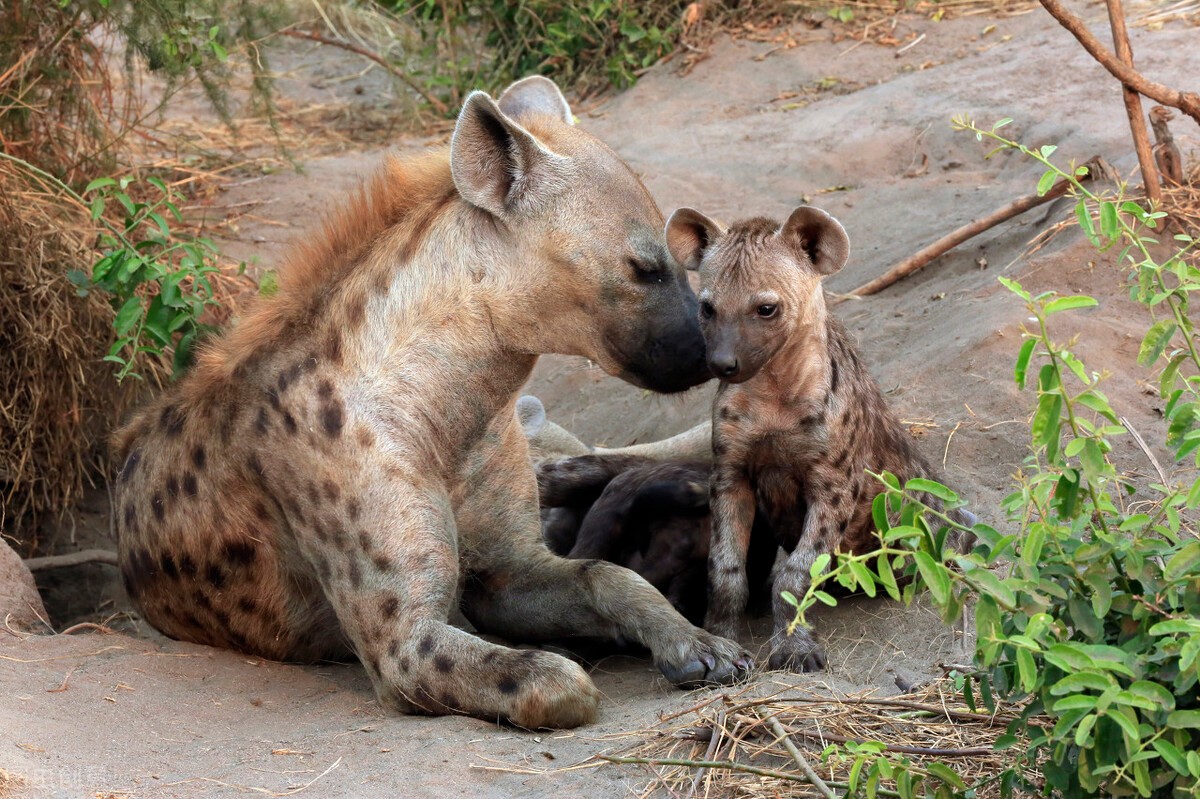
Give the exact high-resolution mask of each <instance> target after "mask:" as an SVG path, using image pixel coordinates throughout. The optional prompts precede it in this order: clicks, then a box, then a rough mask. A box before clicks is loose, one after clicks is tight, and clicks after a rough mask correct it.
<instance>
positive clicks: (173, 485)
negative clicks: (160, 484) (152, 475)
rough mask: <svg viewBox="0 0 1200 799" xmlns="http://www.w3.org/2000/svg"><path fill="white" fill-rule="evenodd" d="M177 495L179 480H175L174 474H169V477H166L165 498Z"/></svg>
mask: <svg viewBox="0 0 1200 799" xmlns="http://www.w3.org/2000/svg"><path fill="white" fill-rule="evenodd" d="M178 495H179V480H177V479H176V478H175V475H171V476H170V477H168V478H167V498H168V499H170V498H172V497H176V496H178Z"/></svg>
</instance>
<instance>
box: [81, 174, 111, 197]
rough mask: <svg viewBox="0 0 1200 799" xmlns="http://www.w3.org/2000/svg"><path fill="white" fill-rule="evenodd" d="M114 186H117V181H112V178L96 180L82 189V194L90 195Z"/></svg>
mask: <svg viewBox="0 0 1200 799" xmlns="http://www.w3.org/2000/svg"><path fill="white" fill-rule="evenodd" d="M115 185H117V181H115V180H113V179H112V178H96V179H95V180H93V181H92V182H91V183H89V184H87V185H86V186H84V187H83V193H84V194H90V193H92V192H93V191H95V190H96V189H104V188H107V187H109V186H115Z"/></svg>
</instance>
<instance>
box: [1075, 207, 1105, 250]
mask: <svg viewBox="0 0 1200 799" xmlns="http://www.w3.org/2000/svg"><path fill="white" fill-rule="evenodd" d="M1075 217H1076V219H1078V220H1079V226H1080V227H1081V228H1083V232H1084V233H1085V234H1086V235H1087V237H1088V241H1090V242H1091V243H1092V245H1093V246H1099V244H1100V239H1099V237H1097V236H1096V228H1095V225H1094V224H1093V223H1092V214H1091V212H1090V211H1089V210H1088V207H1087V201H1086V200H1085V199H1084V198H1083V197H1080V198H1079V202H1077V203H1075Z"/></svg>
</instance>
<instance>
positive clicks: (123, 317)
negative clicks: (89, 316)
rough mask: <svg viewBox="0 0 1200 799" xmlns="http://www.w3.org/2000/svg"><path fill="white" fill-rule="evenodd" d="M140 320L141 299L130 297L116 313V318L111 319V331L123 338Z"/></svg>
mask: <svg viewBox="0 0 1200 799" xmlns="http://www.w3.org/2000/svg"><path fill="white" fill-rule="evenodd" d="M141 318H142V298H141V297H130V298H129V299H127V300H126V301H125V304H124V305H122V306H121V310H119V311H117V316H116V318H115V319H113V329H114V330H116V331H117V335H118V336H124V335H125V334H126V333H128V332H129V331H130V330H131V329H132V328H133V326H134V325H136V324H137V323H138V320H139V319H141Z"/></svg>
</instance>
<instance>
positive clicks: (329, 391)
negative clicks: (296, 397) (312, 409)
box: [317, 380, 333, 400]
mask: <svg viewBox="0 0 1200 799" xmlns="http://www.w3.org/2000/svg"><path fill="white" fill-rule="evenodd" d="M317 396H318V397H320V398H321V399H322V400H327V399H329V398H330V397H332V396H333V383H331V382H330V381H328V380H322V381H321V384H320V385H318V386H317Z"/></svg>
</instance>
